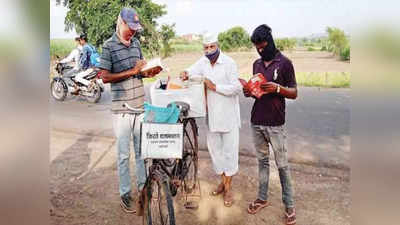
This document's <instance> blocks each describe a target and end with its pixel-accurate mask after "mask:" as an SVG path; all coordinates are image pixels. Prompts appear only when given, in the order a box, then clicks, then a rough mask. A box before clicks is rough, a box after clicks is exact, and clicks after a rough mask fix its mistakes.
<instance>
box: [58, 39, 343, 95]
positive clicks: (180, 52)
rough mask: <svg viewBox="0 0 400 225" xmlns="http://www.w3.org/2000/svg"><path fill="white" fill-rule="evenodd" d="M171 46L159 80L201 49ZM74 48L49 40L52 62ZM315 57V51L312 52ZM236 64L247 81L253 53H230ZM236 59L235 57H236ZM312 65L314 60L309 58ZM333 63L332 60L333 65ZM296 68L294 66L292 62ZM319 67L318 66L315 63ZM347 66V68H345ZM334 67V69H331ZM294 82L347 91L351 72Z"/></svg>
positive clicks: (306, 75)
mask: <svg viewBox="0 0 400 225" xmlns="http://www.w3.org/2000/svg"><path fill="white" fill-rule="evenodd" d="M171 46H172V48H173V49H174V54H173V55H172V56H171V57H169V58H167V59H165V61H166V62H168V64H169V66H170V67H171V71H170V72H168V73H163V74H160V76H168V75H173V76H174V75H177V74H179V72H180V70H182V69H183V68H186V67H187V66H189V65H190V64H191V63H194V62H195V61H196V60H197V59H198V57H199V56H200V55H201V50H202V45H201V43H200V42H187V41H184V40H180V39H174V40H172V41H171ZM74 48H75V42H74V40H72V39H71V40H69V39H53V40H50V57H51V59H52V60H54V59H55V55H58V56H60V57H65V56H67V55H68V54H69V53H70V52H71V50H72V49H74ZM315 50H316V51H315V52H316V53H313V54H318V51H317V49H315ZM230 54H231V56H232V57H233V58H234V59H235V61H236V62H237V63H238V65H240V68H239V69H242V70H243V69H244V70H245V71H241V72H240V73H241V75H240V77H242V78H244V79H246V80H248V79H249V78H250V73H251V68H252V67H251V65H252V61H253V60H254V56H252V55H251V54H253V53H246V52H243V53H242V52H238V53H234V52H233V53H230ZM236 55H237V56H236ZM310 60H313V61H315V60H316V59H314V58H310ZM335 61H336V60H335V59H334V58H333V59H332V63H334V62H335ZM294 64H295V65H296V64H297V63H296V62H294ZM315 64H316V65H318V62H315ZM346 66H347V65H346ZM333 67H337V65H336V64H335V65H333ZM156 79H157V78H151V79H145V80H144V81H145V82H146V83H150V82H153V81H154V80H156ZM296 80H297V84H298V85H299V86H308V87H330V88H339V87H340V88H349V87H350V86H351V75H350V72H296Z"/></svg>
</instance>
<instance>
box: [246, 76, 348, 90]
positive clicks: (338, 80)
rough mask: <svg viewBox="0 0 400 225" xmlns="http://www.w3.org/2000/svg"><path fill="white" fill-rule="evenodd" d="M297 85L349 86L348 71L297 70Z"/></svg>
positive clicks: (248, 77)
mask: <svg viewBox="0 0 400 225" xmlns="http://www.w3.org/2000/svg"><path fill="white" fill-rule="evenodd" d="M250 77H251V75H250V74H242V75H240V78H243V79H245V80H249V79H250ZM296 81H297V85H299V86H305V87H329V88H349V87H350V85H351V82H350V73H347V72H308V73H307V72H297V73H296Z"/></svg>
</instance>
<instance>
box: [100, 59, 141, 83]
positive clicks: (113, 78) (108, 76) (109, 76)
mask: <svg viewBox="0 0 400 225" xmlns="http://www.w3.org/2000/svg"><path fill="white" fill-rule="evenodd" d="M144 65H146V61H144V60H139V61H137V62H136V65H135V67H134V68H132V69H129V70H125V71H122V72H120V73H111V72H110V71H109V70H105V69H102V70H101V79H102V80H103V83H115V82H119V81H121V80H125V79H127V78H129V77H131V76H135V75H139V73H140V70H141V69H142V68H143V67H144Z"/></svg>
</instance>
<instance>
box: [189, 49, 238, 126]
mask: <svg viewBox="0 0 400 225" xmlns="http://www.w3.org/2000/svg"><path fill="white" fill-rule="evenodd" d="M186 71H187V72H188V73H189V77H196V76H200V77H204V78H208V79H209V80H211V81H212V82H213V83H214V84H215V85H216V92H214V91H211V90H209V89H207V107H208V115H207V117H208V128H209V130H210V131H211V132H229V131H231V130H232V129H236V128H237V127H239V128H240V126H241V121H240V107H239V94H240V93H241V92H242V85H241V84H240V82H239V80H238V78H239V74H238V70H237V66H236V63H235V61H233V59H232V58H230V57H229V56H227V55H225V54H224V53H222V52H221V53H220V55H219V57H218V59H217V62H216V63H215V64H214V66H211V63H210V61H209V60H208V58H207V57H205V56H203V57H201V58H200V59H199V60H198V61H197V62H196V63H195V64H193V65H192V66H191V67H190V68H188V69H187V70H186Z"/></svg>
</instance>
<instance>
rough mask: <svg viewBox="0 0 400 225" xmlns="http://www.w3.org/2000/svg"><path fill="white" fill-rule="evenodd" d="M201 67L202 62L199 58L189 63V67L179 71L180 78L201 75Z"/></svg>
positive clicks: (185, 78)
mask: <svg viewBox="0 0 400 225" xmlns="http://www.w3.org/2000/svg"><path fill="white" fill-rule="evenodd" d="M202 67H203V64H202V62H201V59H199V60H198V61H197V62H195V63H194V64H193V65H191V66H190V67H189V68H187V69H185V70H184V71H183V72H181V74H180V77H181V79H182V80H187V79H189V78H191V77H202Z"/></svg>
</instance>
